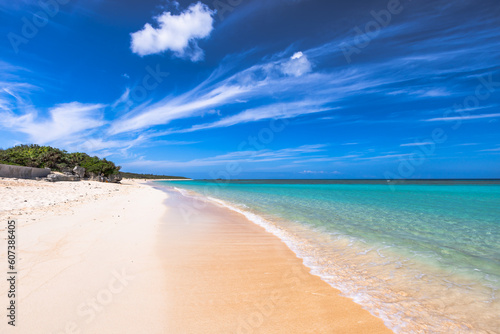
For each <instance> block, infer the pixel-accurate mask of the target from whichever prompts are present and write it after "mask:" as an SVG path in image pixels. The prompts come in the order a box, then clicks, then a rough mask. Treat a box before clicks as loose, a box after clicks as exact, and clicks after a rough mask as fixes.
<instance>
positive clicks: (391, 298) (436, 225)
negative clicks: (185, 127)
mask: <svg viewBox="0 0 500 334" xmlns="http://www.w3.org/2000/svg"><path fill="white" fill-rule="evenodd" d="M348 183H349V182H347V184H336V183H332V182H331V181H298V180H296V181H290V180H288V181H287V180H274V181H270V180H268V181H259V180H242V181H231V182H224V181H180V182H179V181H176V182H165V181H161V182H156V184H157V185H162V186H166V187H169V188H171V190H178V191H181V192H182V193H183V194H184V195H186V196H195V197H199V198H200V201H212V202H215V203H218V204H219V205H224V206H226V207H228V209H231V210H235V211H239V212H241V213H242V214H244V215H246V216H247V217H248V218H249V219H250V220H252V221H253V222H254V223H257V224H259V225H261V226H263V227H264V228H266V229H267V230H268V231H269V232H271V233H274V234H275V235H277V236H278V237H280V238H281V239H282V240H283V241H284V242H286V243H287V245H288V246H289V247H290V248H291V249H292V250H293V251H294V252H295V253H296V254H297V255H298V256H299V257H300V258H302V259H303V260H304V263H305V264H306V265H307V266H308V267H309V268H311V269H312V272H313V273H314V274H316V275H318V276H320V277H321V278H322V279H323V280H325V281H326V282H328V283H329V284H330V285H332V286H333V287H335V288H337V289H339V290H340V291H341V292H342V293H343V294H344V295H345V296H348V297H350V298H352V299H354V301H356V302H357V303H359V304H361V305H362V306H363V307H364V308H366V309H367V310H369V311H370V312H371V313H372V314H374V315H376V316H378V317H380V318H382V319H383V320H384V321H385V323H386V325H387V326H388V327H389V328H391V329H393V330H394V331H395V332H397V333H462V332H463V333H499V332H500V330H499V328H500V298H499V295H498V294H499V288H500V185H499V184H494V183H491V184H488V183H487V182H483V183H481V184H475V183H474V182H469V183H468V184H453V183H450V184H448V183H446V182H444V184H431V183H426V182H424V181H423V182H420V183H418V182H417V184H407V185H393V186H389V185H387V184H359V183H357V184H348Z"/></svg>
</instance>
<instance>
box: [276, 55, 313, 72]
mask: <svg viewBox="0 0 500 334" xmlns="http://www.w3.org/2000/svg"><path fill="white" fill-rule="evenodd" d="M281 70H282V71H283V73H284V74H286V75H289V76H294V77H300V76H302V75H304V74H307V73H309V72H311V70H312V65H311V63H310V62H309V59H307V56H306V55H305V54H303V53H302V52H296V53H295V54H294V55H293V56H292V57H291V58H290V60H289V61H287V62H285V63H283V64H282V65H281Z"/></svg>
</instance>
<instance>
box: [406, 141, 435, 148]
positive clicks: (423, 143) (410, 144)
mask: <svg viewBox="0 0 500 334" xmlns="http://www.w3.org/2000/svg"><path fill="white" fill-rule="evenodd" d="M432 144H433V143H431V142H429V141H425V142H420V143H408V144H401V145H399V146H401V147H405V146H423V145H432Z"/></svg>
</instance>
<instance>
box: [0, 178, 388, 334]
mask: <svg viewBox="0 0 500 334" xmlns="http://www.w3.org/2000/svg"><path fill="white" fill-rule="evenodd" d="M123 183H124V184H121V185H119V184H109V183H100V182H86V181H85V182H77V183H75V182H68V183H64V182H59V183H47V182H40V181H32V180H12V179H2V180H0V200H2V203H4V205H5V206H3V207H2V208H1V209H0V217H1V219H2V221H6V220H7V219H12V218H14V219H16V221H17V223H18V235H19V244H18V246H19V251H18V252H19V255H18V257H19V281H18V284H19V286H18V291H19V295H18V298H17V304H18V306H19V313H18V318H17V326H16V328H12V327H11V326H7V322H6V321H4V322H3V323H2V324H1V325H0V329H1V331H2V333H4V332H5V333H34V332H44V333H58V334H59V333H95V332H103V333H108V332H120V333H138V332H148V333H165V332H168V333H201V332H203V333H226V332H227V333H259V332H268V333H294V332H296V333H298V332H301V333H303V332H307V331H310V330H316V332H331V331H334V332H336V333H392V331H390V330H389V329H388V328H387V327H385V325H384V324H383V321H382V320H381V319H379V318H376V317H375V316H373V315H371V314H370V313H369V312H368V311H366V310H364V309H362V308H361V306H360V305H358V304H356V303H354V301H352V300H351V299H349V298H347V297H342V296H340V292H339V291H338V290H336V289H334V288H332V287H331V286H330V285H328V284H327V283H326V282H324V281H322V280H321V279H320V278H319V277H318V276H315V275H312V274H311V273H310V271H309V269H308V268H306V267H305V266H304V264H303V262H302V260H301V259H299V258H298V257H297V256H296V255H295V253H293V252H292V251H291V250H290V249H289V248H288V247H287V246H286V245H285V243H283V242H282V241H281V240H280V239H279V238H278V237H276V236H274V235H272V234H271V233H268V232H266V231H265V230H264V229H263V228H262V227H260V226H258V225H256V224H254V223H253V222H251V221H249V220H248V219H246V218H245V217H244V216H242V215H241V214H239V213H236V212H231V211H230V210H228V209H227V208H223V207H220V206H217V205H214V204H209V206H208V207H206V208H203V209H202V210H199V211H198V212H195V213H194V214H192V215H191V216H190V221H189V224H186V212H187V211H186V210H187V209H188V208H189V207H192V208H195V209H196V208H197V206H196V203H192V202H190V199H189V198H187V197H182V198H180V197H178V196H181V195H180V194H178V195H176V194H173V193H169V194H167V193H166V192H164V191H160V190H159V189H157V188H155V187H154V186H153V185H152V184H150V183H149V182H147V183H146V184H144V183H143V182H138V181H136V180H124V182H123ZM183 210H184V212H183ZM3 225H4V224H3ZM1 228H2V229H1V231H0V232H1V233H5V228H4V226H2V227H1ZM1 240H4V238H3V236H2V239H1ZM0 247H1V248H0V255H1V257H2V258H6V256H5V255H6V249H7V248H6V242H5V241H2V242H0ZM6 287H7V286H6V284H5V283H3V282H2V284H1V288H2V289H1V291H0V298H2V299H4V300H7V297H6V291H7V289H6ZM124 319H127V320H128V321H124Z"/></svg>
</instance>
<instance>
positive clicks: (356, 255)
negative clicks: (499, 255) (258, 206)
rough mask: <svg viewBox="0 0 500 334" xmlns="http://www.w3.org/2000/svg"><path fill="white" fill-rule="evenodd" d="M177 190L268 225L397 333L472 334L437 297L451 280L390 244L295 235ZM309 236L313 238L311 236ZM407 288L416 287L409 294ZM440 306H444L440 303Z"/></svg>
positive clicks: (298, 232) (336, 236) (255, 217)
mask: <svg viewBox="0 0 500 334" xmlns="http://www.w3.org/2000/svg"><path fill="white" fill-rule="evenodd" d="M173 189H174V190H176V191H178V192H179V193H180V194H181V195H183V196H186V197H192V198H197V199H200V200H203V201H207V202H212V203H215V204H217V205H220V206H223V207H225V208H227V209H230V210H232V211H235V212H238V213H240V214H242V215H244V216H245V217H246V218H247V219H248V220H250V221H251V222H253V223H255V224H257V225H259V226H261V227H263V228H264V229H265V230H266V231H267V232H269V233H272V234H273V235H275V236H277V237H278V238H280V239H281V240H282V241H283V242H284V243H285V244H286V245H287V246H288V247H289V248H290V250H292V251H293V252H294V253H295V254H296V255H297V257H299V258H301V259H302V260H303V261H304V264H305V265H306V266H307V267H308V268H310V269H311V273H312V274H314V275H316V276H318V277H320V278H321V279H322V280H323V281H325V282H327V283H328V284H329V285H331V286H332V287H334V288H336V289H338V290H340V291H341V292H342V294H343V295H344V296H346V297H349V298H351V299H352V300H353V301H354V302H356V303H358V304H360V305H361V306H362V307H363V308H365V309H366V310H368V311H369V312H370V313H371V314H373V315H374V316H376V317H378V318H380V319H382V320H383V321H384V323H385V325H386V326H387V327H388V328H390V329H392V330H393V331H394V332H396V333H421V332H432V333H451V332H453V333H470V332H471V328H470V327H469V326H468V323H467V322H463V321H454V320H452V318H448V317H447V316H446V313H444V314H443V312H442V311H443V310H445V309H446V308H447V306H446V305H444V303H443V302H442V301H441V300H439V298H435V295H437V294H438V293H439V292H440V290H439V289H442V288H443V287H442V286H439V284H436V282H437V280H441V281H443V280H445V279H446V277H444V276H441V277H440V276H438V275H436V273H434V274H430V273H432V272H427V271H425V272H419V271H416V270H415V266H413V267H411V266H412V265H413V263H411V261H410V262H408V263H407V261H408V260H404V259H403V260H402V259H401V258H396V257H394V256H393V255H394V254H391V249H390V247H389V246H387V245H386V246H385V247H368V245H366V247H367V248H368V249H367V248H365V247H359V244H361V243H363V241H362V240H355V239H352V238H349V237H348V236H344V235H340V234H334V233H328V234H325V232H324V231H314V230H311V229H310V228H307V227H305V226H302V225H301V224H297V225H299V226H298V227H297V228H298V229H297V230H296V231H295V232H294V227H293V226H292V224H288V223H287V224H285V223H284V224H283V225H285V226H286V225H290V226H289V227H288V226H287V227H284V226H280V225H278V223H275V222H273V221H271V220H267V219H265V218H264V217H262V216H260V215H258V214H255V213H253V212H250V211H247V210H245V209H246V208H248V206H246V205H241V206H240V205H238V204H236V205H235V204H233V203H228V202H226V201H224V200H220V199H217V198H213V197H209V196H203V195H201V194H199V193H197V192H195V191H190V190H189V191H188V190H185V189H180V188H176V187H173ZM309 234H311V236H312V237H311V238H308V236H309ZM318 236H319V237H325V236H326V237H327V238H330V239H331V240H334V244H330V243H329V244H328V246H327V247H325V245H321V244H320V243H319V242H314V241H315V240H316V239H317V237H318ZM359 241H361V243H360V242H359ZM330 247H334V248H335V249H333V248H332V250H331V251H329V250H328V249H325V248H330ZM386 248H387V250H386ZM400 268H403V269H402V270H403V271H405V270H407V272H406V273H405V275H406V276H401V273H402V272H403V271H401V269H400ZM417 269H418V268H417ZM408 274H411V275H413V276H411V275H410V276H411V277H412V279H409V278H408V277H409V276H408ZM395 275H396V276H395ZM394 283H396V285H394ZM401 283H403V284H401ZM412 285H418V286H420V287H425V289H426V290H427V289H428V291H426V294H427V296H425V295H421V294H415V291H418V288H417V289H414V287H412ZM406 286H408V287H409V288H410V289H408V290H407V289H406V288H405V287H406ZM412 289H413V290H412ZM418 292H419V293H420V291H418ZM456 292H457V291H456V290H455V291H450V294H453V293H455V294H456ZM433 293H434V294H435V295H434V296H433ZM423 296H425V298H424V300H422V297H423ZM469 298H472V296H469ZM459 299H460V298H459ZM473 299H474V298H472V300H473ZM436 302H439V303H440V304H439V305H435V303H436ZM422 320H423V321H422ZM474 333H487V331H482V330H474Z"/></svg>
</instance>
